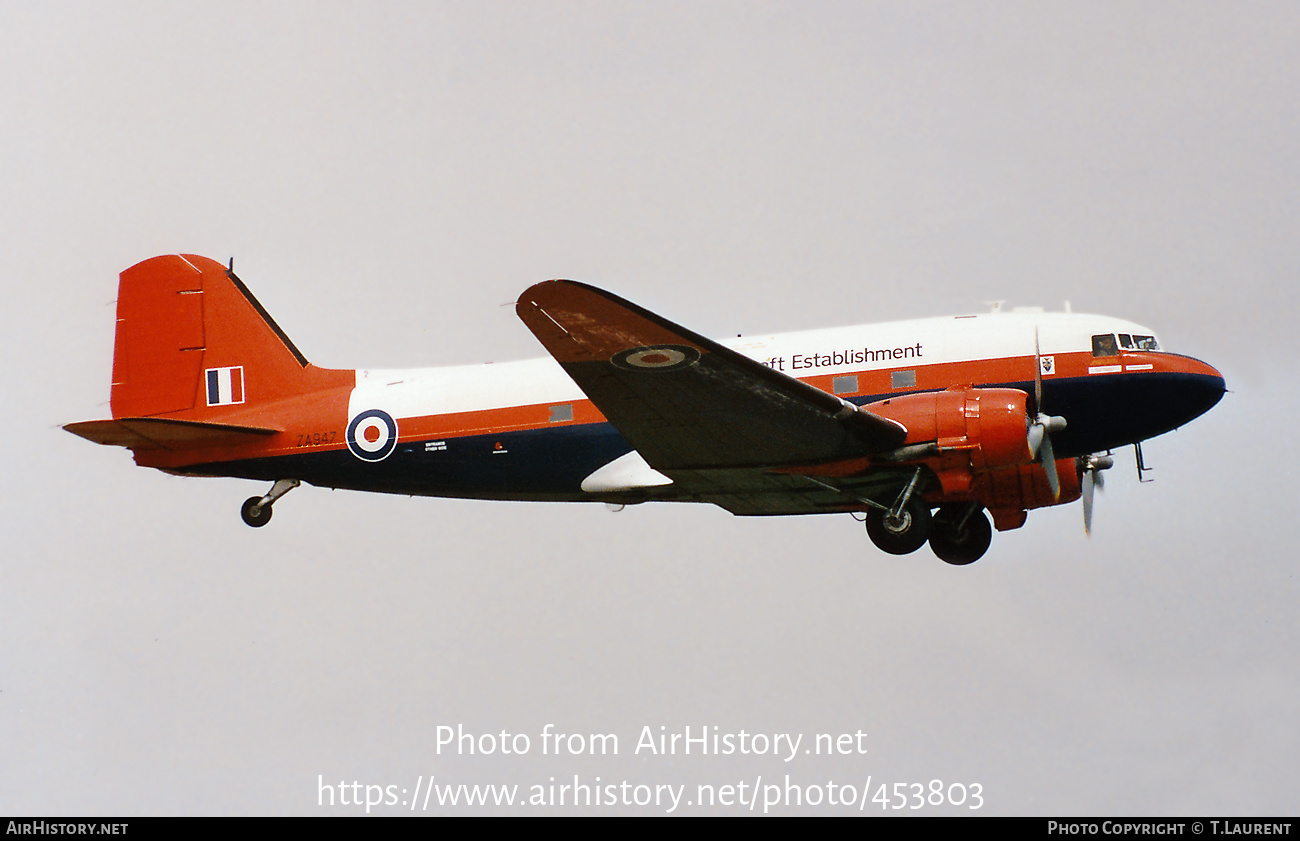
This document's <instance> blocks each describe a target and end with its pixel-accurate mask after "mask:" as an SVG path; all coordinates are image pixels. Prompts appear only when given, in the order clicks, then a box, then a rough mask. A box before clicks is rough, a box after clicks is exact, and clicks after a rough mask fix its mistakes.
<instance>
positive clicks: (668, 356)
mask: <svg viewBox="0 0 1300 841" xmlns="http://www.w3.org/2000/svg"><path fill="white" fill-rule="evenodd" d="M699 359H700V352H699V351H698V350H696V349H695V348H693V347H690V346H689V345H652V346H650V347H639V348H633V349H632V350H625V351H621V352H619V353H616V354H614V355H613V356H612V357H610V360H609V361H610V362H612V363H613V364H614V365H616V366H617V367H619V368H622V369H624V370H626V371H671V370H674V369H676V368H686V367H688V366H691V365H694V364H695V363H696V362H698V361H699Z"/></svg>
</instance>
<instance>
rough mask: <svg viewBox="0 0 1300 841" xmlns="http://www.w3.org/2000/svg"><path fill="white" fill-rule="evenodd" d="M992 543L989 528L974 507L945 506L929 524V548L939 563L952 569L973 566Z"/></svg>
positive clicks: (980, 512)
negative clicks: (972, 508) (948, 565)
mask: <svg viewBox="0 0 1300 841" xmlns="http://www.w3.org/2000/svg"><path fill="white" fill-rule="evenodd" d="M963 521H964V522H963ZM992 542H993V527H992V526H991V525H989V518H988V517H986V516H985V515H984V512H983V511H981V510H979V509H978V508H976V509H974V510H971V509H970V508H969V507H967V506H965V505H945V506H943V507H941V508H940V509H939V511H938V513H937V514H935V515H934V521H933V522H932V523H931V524H930V549H931V550H932V551H933V552H934V554H935V555H937V556H938V558H939V560H941V561H943V562H945V563H949V564H952V565H953V566H965V565H966V564H973V563H975V562H976V561H978V560H979V559H980V558H982V557H984V553H985V552H987V551H988V548H989V544H990V543H992Z"/></svg>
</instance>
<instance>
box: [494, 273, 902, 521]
mask: <svg viewBox="0 0 1300 841" xmlns="http://www.w3.org/2000/svg"><path fill="white" fill-rule="evenodd" d="M516 311H517V312H518V314H519V317H520V318H521V319H522V320H523V322H524V323H525V324H526V325H527V326H528V328H529V329H530V330H532V331H533V333H534V334H535V335H536V336H537V338H538V339H539V340H540V341H541V343H542V344H543V345H544V346H545V347H546V350H547V351H548V352H549V353H550V354H551V356H553V357H555V359H556V360H557V361H558V362H559V363H560V365H561V366H562V367H563V368H564V370H565V371H566V372H567V373H568V374H569V376H571V377H572V378H573V380H574V381H575V382H576V383H577V384H578V386H579V387H580V388H581V389H582V390H583V392H584V393H586V395H587V396H588V397H589V398H590V399H591V401H592V403H594V404H595V405H596V407H597V408H598V409H600V411H601V412H602V413H603V414H604V415H605V417H606V418H607V419H608V420H609V422H610V423H611V424H613V425H614V427H615V428H616V429H617V430H618V431H619V433H621V434H622V435H623V437H624V438H626V439H627V440H628V442H629V443H631V444H632V446H633V447H635V448H636V449H637V451H638V452H639V453H640V454H641V455H642V457H643V458H644V459H645V460H646V462H647V463H648V464H649V465H650V466H651V467H653V468H654V469H655V470H658V471H661V472H662V473H664V474H666V475H668V476H669V477H671V478H672V479H673V480H674V484H675V485H676V486H677V488H678V490H679V491H680V490H682V489H689V490H688V492H690V493H692V495H693V496H694V492H695V491H696V490H697V489H698V490H699V491H700V493H699V495H698V496H696V497H695V498H700V499H707V500H708V501H710V502H715V503H716V504H718V505H720V506H722V507H723V508H727V509H728V510H731V511H734V512H735V513H747V514H749V513H794V511H793V510H791V509H792V508H793V509H797V510H798V511H800V512H803V511H812V510H824V509H823V508H821V504H819V500H820V499H822V498H828V497H829V496H834V494H833V492H828V491H827V490H826V489H825V488H822V487H819V486H818V485H817V484H816V483H813V482H810V481H808V480H807V479H803V478H800V477H797V476H788V475H774V474H773V473H771V472H769V471H772V470H777V469H782V468H787V469H788V468H789V467H791V466H795V465H811V464H818V463H824V462H829V461H839V460H845V459H851V458H861V457H863V456H868V455H872V454H875V453H880V452H884V451H887V450H891V449H893V448H895V447H897V446H899V445H900V444H902V442H903V440H904V438H905V437H906V436H907V430H906V429H904V428H903V426H902V425H901V424H898V423H897V422H895V421H892V420H887V419H885V418H882V417H879V416H877V415H874V414H871V413H870V412H864V411H862V410H860V409H858V408H857V407H855V406H853V405H852V404H850V403H848V402H846V401H844V400H842V399H840V398H839V397H836V396H834V395H832V394H828V393H826V392H824V391H822V390H820V389H818V388H815V387H813V386H810V385H808V384H806V383H803V382H800V381H799V380H796V379H794V378H793V377H789V376H786V375H785V374H782V373H780V372H778V371H774V370H772V369H770V368H768V367H767V366H765V365H763V364H761V363H759V362H756V361H754V360H752V359H749V358H748V357H746V356H744V355H742V354H740V353H737V352H736V351H733V350H731V349H729V348H726V347H723V346H722V345H720V344H718V343H716V342H714V341H712V340H710V339H707V338H705V337H703V336H700V335H699V334H697V333H694V332H692V331H690V330H687V329H685V328H683V327H681V326H679V325H677V324H674V323H672V322H670V321H667V320H666V319H663V318H660V317H659V316H657V315H655V314H653V313H651V312H648V311H647V310H644V309H642V308H640V307H638V306H636V305H635V304H632V303H630V302H628V301H625V300H623V299H622V298H618V297H617V296H615V295H612V294H610V293H608V292H604V291H602V290H599V289H596V288H594V287H590V286H587V285H585V284H581V283H576V282H574V281H567V280H554V281H548V282H546V283H539V284H537V285H536V286H533V287H532V288H530V289H528V290H527V291H526V292H525V293H524V294H523V296H521V297H520V299H519V302H518V305H517V307H516ZM738 483H739V484H738ZM746 486H752V487H753V494H750V493H746V492H745V491H744V490H743V489H744V488H745V487H746ZM715 487H716V488H717V489H718V493H717V494H716V495H715V494H713V493H710V490H711V489H712V488H715ZM724 488H725V490H723V489H724ZM768 497H771V499H770V501H768V502H764V501H763V500H764V499H765V498H768ZM805 497H807V499H806V500H805V499H804V498H805Z"/></svg>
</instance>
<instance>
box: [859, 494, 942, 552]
mask: <svg viewBox="0 0 1300 841" xmlns="http://www.w3.org/2000/svg"><path fill="white" fill-rule="evenodd" d="M867 536H868V537H870V538H871V542H872V543H874V544H876V548H877V549H879V550H881V551H882V552H888V553H889V554H891V555H907V554H909V553H911V552H915V551H916V550H917V549H920V548H921V547H922V546H923V545H925V540H926V538H927V537H929V536H930V506H928V505H926V504H925V500H923V499H921V498H920V497H919V496H914V497H912V498H911V499H910V500H908V502H907V504H906V505H904V506H903V510H902V511H901V512H899V515H898V517H894V516H893V515H892V514H891V513H890V512H888V511H881V510H880V509H878V508H872V509H871V510H870V511H868V512H867Z"/></svg>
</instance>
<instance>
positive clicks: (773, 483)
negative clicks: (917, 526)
mask: <svg viewBox="0 0 1300 841" xmlns="http://www.w3.org/2000/svg"><path fill="white" fill-rule="evenodd" d="M668 475H669V476H670V477H671V478H672V479H673V487H674V488H676V489H678V496H677V498H678V499H689V500H690V501H693V502H709V503H713V504H714V505H717V506H718V507H719V508H725V509H726V510H728V511H730V512H731V513H732V514H737V515H744V516H763V515H769V516H770V515H779V514H823V513H830V512H836V511H848V510H860V509H861V508H862V505H861V504H860V503H859V502H858V500H860V499H863V498H866V499H871V500H873V501H875V502H876V503H878V504H881V505H888V504H889V503H891V502H892V501H893V499H894V497H895V496H896V495H897V494H898V489H899V487H900V486H902V485H903V484H906V482H907V481H908V479H910V478H911V475H912V471H911V470H910V469H908V468H904V467H886V468H878V469H875V470H872V471H871V472H870V473H869V474H867V475H864V476H857V477H853V478H850V479H844V478H835V479H824V478H820V477H819V478H817V479H812V478H809V477H808V476H804V475H800V474H794V473H773V472H770V471H767V470H758V469H754V468H733V469H715V470H670V471H668ZM687 489H689V491H691V493H689V494H688V495H682V494H681V491H682V490H687Z"/></svg>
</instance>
